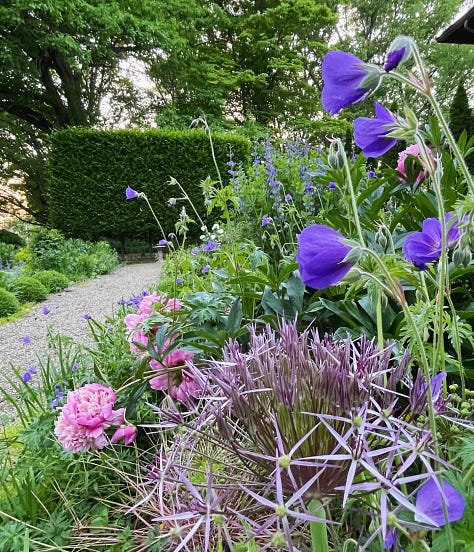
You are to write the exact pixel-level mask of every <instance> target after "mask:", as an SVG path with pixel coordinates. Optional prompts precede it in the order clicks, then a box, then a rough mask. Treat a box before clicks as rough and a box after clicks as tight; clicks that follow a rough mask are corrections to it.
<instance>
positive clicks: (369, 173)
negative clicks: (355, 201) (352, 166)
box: [367, 171, 377, 178]
mask: <svg viewBox="0 0 474 552" xmlns="http://www.w3.org/2000/svg"><path fill="white" fill-rule="evenodd" d="M367 176H368V177H369V178H375V177H376V176H377V175H376V174H375V171H369V172H368V173H367Z"/></svg>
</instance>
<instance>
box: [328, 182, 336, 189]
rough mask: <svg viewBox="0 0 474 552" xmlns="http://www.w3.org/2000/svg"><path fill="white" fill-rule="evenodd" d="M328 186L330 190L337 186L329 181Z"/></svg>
mask: <svg viewBox="0 0 474 552" xmlns="http://www.w3.org/2000/svg"><path fill="white" fill-rule="evenodd" d="M328 188H329V189H330V190H335V189H336V188H337V184H336V183H335V182H329V184H328Z"/></svg>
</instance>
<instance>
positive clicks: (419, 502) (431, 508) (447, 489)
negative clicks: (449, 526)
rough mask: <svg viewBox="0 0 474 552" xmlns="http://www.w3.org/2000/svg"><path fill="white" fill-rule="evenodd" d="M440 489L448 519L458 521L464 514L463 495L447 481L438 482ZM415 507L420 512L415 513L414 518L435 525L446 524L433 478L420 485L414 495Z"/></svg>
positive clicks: (464, 502) (441, 500) (438, 492)
mask: <svg viewBox="0 0 474 552" xmlns="http://www.w3.org/2000/svg"><path fill="white" fill-rule="evenodd" d="M439 487H440V488H441V489H442V492H443V495H444V501H445V503H446V510H447V514H448V516H447V517H448V521H449V522H450V523H452V522H453V521H458V520H459V519H461V518H462V517H463V515H464V509H465V508H466V501H465V499H464V497H463V496H462V495H461V494H460V493H459V492H458V491H457V490H456V489H455V488H454V487H453V486H452V485H450V484H449V483H448V482H447V481H443V482H440V485H439ZM416 509H417V510H418V511H419V512H420V513H421V514H422V515H419V514H415V520H416V521H419V522H422V523H426V521H427V520H429V522H430V523H431V525H434V526H435V527H442V526H443V525H445V524H446V519H445V517H444V510H443V498H442V496H441V491H440V489H439V488H438V485H437V484H436V482H435V481H434V480H433V479H428V481H426V482H425V483H423V485H422V486H421V487H420V489H419V491H418V493H417V495H416Z"/></svg>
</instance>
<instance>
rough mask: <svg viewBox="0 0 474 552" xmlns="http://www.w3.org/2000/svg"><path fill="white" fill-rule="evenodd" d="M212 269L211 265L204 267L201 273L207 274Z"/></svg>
mask: <svg viewBox="0 0 474 552" xmlns="http://www.w3.org/2000/svg"><path fill="white" fill-rule="evenodd" d="M210 269H211V266H210V265H208V264H207V265H204V266H203V267H202V268H201V272H202V274H207V273H208V272H209V270H210Z"/></svg>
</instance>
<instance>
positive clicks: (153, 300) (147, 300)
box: [138, 291, 162, 315]
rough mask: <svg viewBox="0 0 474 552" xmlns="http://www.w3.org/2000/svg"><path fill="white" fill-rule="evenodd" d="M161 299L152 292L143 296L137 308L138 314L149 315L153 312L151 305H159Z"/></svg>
mask: <svg viewBox="0 0 474 552" xmlns="http://www.w3.org/2000/svg"><path fill="white" fill-rule="evenodd" d="M161 302H162V299H161V297H160V296H159V295H158V294H157V293H156V291H154V292H153V293H152V294H151V295H145V297H144V298H143V299H142V300H141V302H140V306H139V307H138V314H147V315H150V314H151V313H152V312H153V310H154V309H153V305H156V304H157V303H161Z"/></svg>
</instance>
